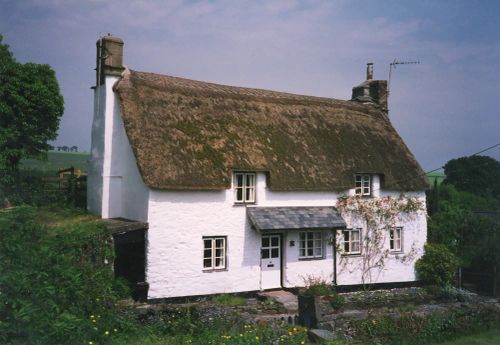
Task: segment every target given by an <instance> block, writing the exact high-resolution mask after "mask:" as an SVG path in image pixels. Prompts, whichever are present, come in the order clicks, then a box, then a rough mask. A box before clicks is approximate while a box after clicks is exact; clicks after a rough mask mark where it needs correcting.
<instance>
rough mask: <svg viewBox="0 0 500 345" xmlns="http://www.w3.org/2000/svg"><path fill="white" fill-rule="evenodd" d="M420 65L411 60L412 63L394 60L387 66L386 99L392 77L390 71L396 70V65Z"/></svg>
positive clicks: (418, 62) (416, 61)
mask: <svg viewBox="0 0 500 345" xmlns="http://www.w3.org/2000/svg"><path fill="white" fill-rule="evenodd" d="M418 64H420V61H419V60H413V61H398V60H396V59H394V61H393V62H391V63H390V64H389V81H388V82H387V97H388V98H389V92H390V90H391V76H392V69H396V66H397V65H418Z"/></svg>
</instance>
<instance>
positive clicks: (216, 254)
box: [203, 237, 226, 270]
mask: <svg viewBox="0 0 500 345" xmlns="http://www.w3.org/2000/svg"><path fill="white" fill-rule="evenodd" d="M224 268H226V237H203V269H204V270H220V269H224Z"/></svg>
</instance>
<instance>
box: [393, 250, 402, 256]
mask: <svg viewBox="0 0 500 345" xmlns="http://www.w3.org/2000/svg"><path fill="white" fill-rule="evenodd" d="M389 254H390V255H396V256H397V255H404V252H402V251H393V252H389Z"/></svg>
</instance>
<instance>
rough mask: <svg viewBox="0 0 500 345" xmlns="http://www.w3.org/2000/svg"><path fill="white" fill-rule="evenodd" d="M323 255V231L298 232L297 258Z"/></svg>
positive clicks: (315, 257)
mask: <svg viewBox="0 0 500 345" xmlns="http://www.w3.org/2000/svg"><path fill="white" fill-rule="evenodd" d="M322 257H323V233H322V232H321V231H301V232H300V233H299V258H300V259H317V258H322Z"/></svg>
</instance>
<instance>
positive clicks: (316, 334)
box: [307, 329, 336, 342]
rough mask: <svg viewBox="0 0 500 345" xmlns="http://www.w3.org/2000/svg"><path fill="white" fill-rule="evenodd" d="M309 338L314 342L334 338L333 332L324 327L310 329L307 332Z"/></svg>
mask: <svg viewBox="0 0 500 345" xmlns="http://www.w3.org/2000/svg"><path fill="white" fill-rule="evenodd" d="M307 335H308V336H309V339H311V341H314V342H322V341H332V340H335V339H336V338H335V334H334V333H333V332H330V331H327V330H325V329H310V330H309V332H308V333H307Z"/></svg>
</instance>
